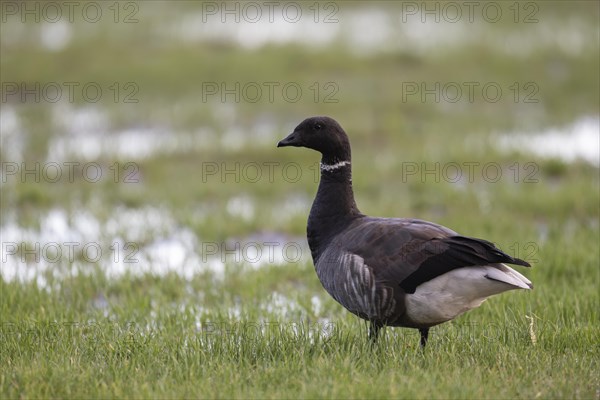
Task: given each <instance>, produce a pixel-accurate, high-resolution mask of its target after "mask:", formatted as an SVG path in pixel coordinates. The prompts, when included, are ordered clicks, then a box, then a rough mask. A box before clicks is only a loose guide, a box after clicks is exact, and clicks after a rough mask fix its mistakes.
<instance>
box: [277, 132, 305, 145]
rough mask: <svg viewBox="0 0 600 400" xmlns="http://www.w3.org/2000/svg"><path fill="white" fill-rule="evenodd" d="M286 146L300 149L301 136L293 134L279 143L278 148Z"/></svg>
mask: <svg viewBox="0 0 600 400" xmlns="http://www.w3.org/2000/svg"><path fill="white" fill-rule="evenodd" d="M286 146H294V147H300V146H301V144H300V135H298V134H297V133H296V132H292V133H290V134H289V135H288V136H287V137H286V138H285V139H283V140H280V141H279V143H277V147H286Z"/></svg>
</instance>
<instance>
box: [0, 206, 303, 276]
mask: <svg viewBox="0 0 600 400" xmlns="http://www.w3.org/2000/svg"><path fill="white" fill-rule="evenodd" d="M38 220H39V223H38V225H37V226H35V227H23V226H20V225H19V224H18V222H17V220H16V218H15V216H14V215H10V214H9V215H6V216H5V217H4V218H3V224H2V226H1V227H0V236H2V269H1V271H0V273H1V275H2V278H3V279H4V280H6V281H8V282H11V281H19V282H31V281H34V280H35V281H37V283H38V285H39V286H40V287H47V280H48V277H49V276H51V277H52V278H53V279H55V280H59V281H60V280H64V279H68V278H69V277H72V276H75V275H77V274H80V273H84V274H88V273H93V272H94V271H95V270H96V269H99V270H101V271H102V272H103V273H104V274H106V276H107V277H108V278H110V279H118V278H120V277H123V276H124V275H126V274H130V275H134V276H140V275H143V274H147V273H148V274H154V275H159V276H164V275H166V274H169V273H176V274H178V275H179V276H181V277H183V278H184V279H186V280H190V279H192V278H193V277H194V276H195V275H196V274H199V273H205V272H209V273H211V274H212V276H213V277H214V279H217V280H222V279H223V278H224V277H225V274H226V273H240V272H244V271H250V270H257V269H260V268H263V267H266V266H277V265H289V264H290V263H292V264H295V263H298V262H305V261H306V260H308V259H309V258H310V253H309V252H308V249H307V248H306V241H305V240H304V239H303V238H296V237H290V236H288V235H284V234H279V233H276V232H259V233H256V234H253V235H250V236H247V237H243V238H232V239H229V240H227V241H225V242H217V241H204V240H202V239H201V238H199V237H198V236H197V235H196V234H195V233H194V232H193V231H192V230H190V229H189V228H187V227H185V226H181V225H180V224H178V223H177V221H176V220H175V219H174V218H173V216H172V215H171V213H170V212H169V211H168V210H167V209H164V208H157V207H142V208H136V209H132V208H125V207H117V208H115V209H114V210H113V211H112V212H111V214H110V216H109V217H108V218H105V219H104V220H102V219H100V218H99V217H98V216H96V215H94V214H93V213H91V212H90V211H89V210H81V211H77V212H74V213H71V214H69V213H68V212H67V211H65V210H62V209H52V210H50V211H48V212H46V213H44V214H42V215H41V216H40V217H39V219H38Z"/></svg>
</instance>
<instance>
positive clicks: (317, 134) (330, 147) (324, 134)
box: [277, 117, 350, 163]
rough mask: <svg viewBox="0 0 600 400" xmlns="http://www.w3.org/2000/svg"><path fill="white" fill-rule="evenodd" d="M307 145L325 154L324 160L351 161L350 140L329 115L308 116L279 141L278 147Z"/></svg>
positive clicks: (328, 161)
mask: <svg viewBox="0 0 600 400" xmlns="http://www.w3.org/2000/svg"><path fill="white" fill-rule="evenodd" d="M286 146H294V147H306V148H309V149H313V150H316V151H318V152H320V153H321V154H323V161H326V162H327V163H336V162H340V161H350V141H349V140H348V136H347V135H346V132H344V130H343V129H342V127H341V126H340V124H338V123H337V122H336V120H334V119H333V118H329V117H311V118H307V119H305V120H304V121H302V122H301V123H300V125H298V126H297V127H296V129H294V132H292V133H290V134H289V135H288V137H286V138H285V139H283V140H282V141H280V142H279V143H277V147H286Z"/></svg>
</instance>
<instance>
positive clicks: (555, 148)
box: [496, 117, 600, 167]
mask: <svg viewBox="0 0 600 400" xmlns="http://www.w3.org/2000/svg"><path fill="white" fill-rule="evenodd" d="M496 140H497V143H498V144H499V145H500V147H501V148H502V149H504V150H508V151H526V152H531V153H533V154H536V155H538V156H540V157H545V158H558V159H561V160H563V161H566V162H574V161H576V160H583V161H585V162H588V163H590V164H592V165H594V166H596V167H599V166H600V118H598V117H585V118H581V119H579V120H577V121H575V122H574V123H573V124H571V125H569V126H566V127H563V128H550V129H547V130H545V131H542V132H539V133H519V132H513V133H509V134H502V135H500V136H499V137H497V139H496Z"/></svg>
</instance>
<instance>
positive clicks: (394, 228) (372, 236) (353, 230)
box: [277, 117, 533, 347]
mask: <svg viewBox="0 0 600 400" xmlns="http://www.w3.org/2000/svg"><path fill="white" fill-rule="evenodd" d="M285 146H294V147H307V148H309V149H313V150H316V151H318V152H320V153H321V154H322V158H321V182H320V183H319V189H318V191H317V196H316V198H315V200H314V202H313V205H312V207H311V209H310V215H309V217H308V226H307V236H308V245H309V247H310V251H311V253H312V257H313V262H314V265H315V269H316V272H317V275H318V276H319V279H320V281H321V283H322V284H323V287H324V288H325V290H327V292H328V293H329V294H330V295H331V296H332V297H333V298H334V299H335V300H336V301H337V302H339V303H340V304H341V305H342V306H344V307H345V308H346V309H347V310H348V311H350V312H351V313H353V314H355V315H357V316H359V317H360V318H363V319H365V320H367V321H369V322H370V326H369V337H370V339H371V340H372V341H373V342H375V341H376V340H377V336H378V333H379V331H380V330H381V328H383V327H384V326H401V327H408V328H416V329H418V330H419V332H420V334H421V346H422V347H424V346H425V344H426V343H427V337H428V334H429V328H430V327H432V326H435V325H438V324H440V323H442V322H446V321H449V320H451V319H453V318H455V317H456V316H458V315H460V314H462V313H464V312H465V311H468V310H470V309H472V308H475V307H478V306H479V305H481V303H482V302H483V301H485V299H486V298H487V297H489V296H492V295H495V294H498V293H502V292H505V291H507V290H513V289H532V288H533V285H532V284H531V282H530V281H529V280H528V279H527V278H526V277H524V276H523V275H521V274H520V273H518V272H517V271H515V270H514V269H512V268H510V267H508V266H507V265H505V264H504V263H509V264H517V265H522V266H525V267H529V266H530V265H529V263H527V262H526V261H523V260H521V259H518V258H513V257H511V256H509V255H508V254H505V253H504V252H502V251H501V250H500V249H498V248H497V247H496V246H495V245H494V244H493V243H490V242H488V241H486V240H482V239H475V238H471V237H466V236H461V235H459V234H458V233H456V232H454V231H453V230H451V229H448V228H446V227H444V226H441V225H437V224H434V223H432V222H427V221H422V220H419V219H412V218H376V217H369V216H366V215H364V214H362V213H361V212H360V211H359V210H358V208H357V207H356V203H355V201H354V193H353V191H352V170H351V164H350V161H351V158H350V142H349V140H348V136H347V135H346V133H345V132H344V130H343V129H342V127H341V126H340V125H339V124H338V123H337V122H336V121H335V120H334V119H332V118H329V117H312V118H307V119H305V120H304V121H302V123H300V125H298V126H297V127H296V129H294V132H292V133H291V134H290V135H289V136H288V137H286V138H285V139H283V140H282V141H280V142H279V143H278V144H277V147H285Z"/></svg>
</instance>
